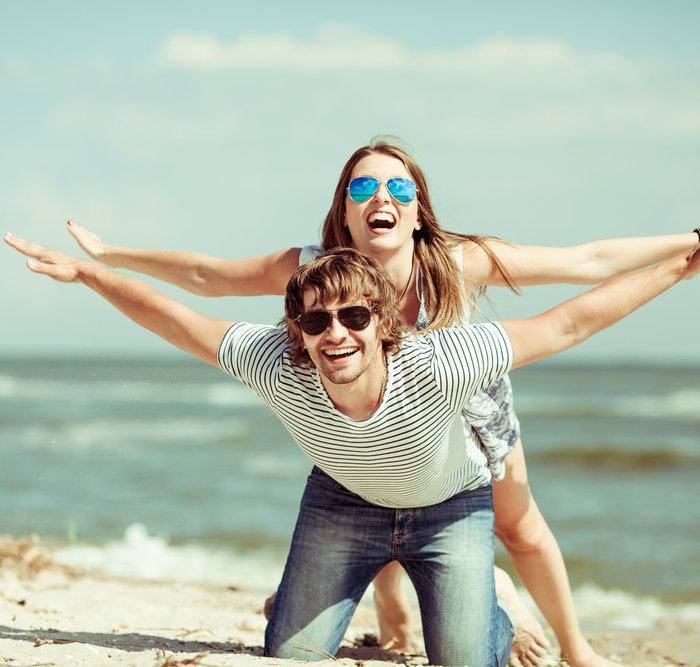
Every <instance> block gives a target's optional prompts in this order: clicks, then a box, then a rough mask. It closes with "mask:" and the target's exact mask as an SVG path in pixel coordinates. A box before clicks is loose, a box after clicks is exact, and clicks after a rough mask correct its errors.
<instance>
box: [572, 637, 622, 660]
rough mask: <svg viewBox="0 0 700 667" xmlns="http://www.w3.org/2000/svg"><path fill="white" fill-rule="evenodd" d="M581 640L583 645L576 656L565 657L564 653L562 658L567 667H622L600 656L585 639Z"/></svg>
mask: <svg viewBox="0 0 700 667" xmlns="http://www.w3.org/2000/svg"><path fill="white" fill-rule="evenodd" d="M581 639H582V644H581V646H580V647H579V648H578V649H577V650H576V653H575V654H574V653H568V654H566V655H565V654H564V653H563V652H562V658H563V659H564V660H566V664H567V665H569V666H570V667H621V663H619V662H615V661H614V660H608V659H607V658H604V657H603V656H602V655H598V654H597V653H596V652H595V651H594V650H593V647H592V646H591V645H590V644H589V643H588V642H587V641H586V640H585V639H583V638H581Z"/></svg>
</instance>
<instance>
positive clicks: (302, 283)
mask: <svg viewBox="0 0 700 667" xmlns="http://www.w3.org/2000/svg"><path fill="white" fill-rule="evenodd" d="M308 290H311V292H312V293H313V295H314V302H315V303H317V304H321V305H322V304H328V303H333V302H334V301H340V302H349V301H365V302H366V304H367V306H368V307H369V308H370V310H372V311H373V312H376V314H377V316H378V318H379V323H378V324H379V331H380V335H381V336H382V347H383V348H384V351H385V352H387V353H389V352H395V351H396V350H398V349H399V346H400V344H401V338H402V336H403V334H404V332H405V329H406V325H405V323H404V319H403V316H402V315H401V311H399V307H398V298H397V295H396V289H395V288H394V285H393V284H392V282H391V279H390V278H389V275H388V274H387V272H386V271H385V270H384V268H383V267H382V266H381V265H380V264H379V263H378V262H377V261H376V260H374V259H372V258H371V257H368V256H367V255H364V254H363V253H361V252H360V251H358V250H355V249H354V248H335V249H334V250H329V251H327V252H324V253H323V254H321V255H319V256H318V257H317V258H316V259H313V260H312V261H310V262H308V263H307V264H304V265H302V266H300V267H299V268H298V269H297V270H296V271H295V272H294V273H293V274H292V277H291V278H290V279H289V283H287V292H286V295H285V299H284V320H283V323H284V324H285V325H286V327H287V333H288V336H289V346H290V349H289V354H290V357H291V360H292V362H293V363H295V364H301V365H306V366H312V365H313V362H312V361H311V358H310V357H309V354H308V352H307V351H306V349H305V347H304V339H303V336H302V332H301V327H300V326H299V323H298V322H297V318H298V317H299V316H300V315H301V314H303V313H304V293H305V292H306V291H308Z"/></svg>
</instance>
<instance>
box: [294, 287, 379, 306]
mask: <svg viewBox="0 0 700 667" xmlns="http://www.w3.org/2000/svg"><path fill="white" fill-rule="evenodd" d="M366 305H367V299H365V298H364V297H355V296H352V297H349V298H347V299H340V298H338V297H337V296H336V297H333V298H328V299H325V300H322V299H319V298H318V297H317V295H316V293H315V292H314V291H313V290H310V289H308V290H306V291H305V292H304V308H305V309H306V310H311V309H314V308H327V309H335V308H345V307H346V306H366Z"/></svg>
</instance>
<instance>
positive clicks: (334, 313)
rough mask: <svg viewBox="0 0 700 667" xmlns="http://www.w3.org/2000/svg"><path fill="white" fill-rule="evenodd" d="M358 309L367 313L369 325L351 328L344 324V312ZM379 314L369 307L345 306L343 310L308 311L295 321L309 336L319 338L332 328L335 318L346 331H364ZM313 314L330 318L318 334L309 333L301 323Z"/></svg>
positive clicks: (323, 309) (320, 309) (375, 309)
mask: <svg viewBox="0 0 700 667" xmlns="http://www.w3.org/2000/svg"><path fill="white" fill-rule="evenodd" d="M357 308H359V309H362V310H363V311H366V312H367V314H368V317H367V324H365V325H364V326H362V327H359V328H358V327H353V326H350V325H349V324H348V323H347V322H343V316H344V311H348V310H355V309H357ZM377 312H379V311H378V309H377V308H369V307H368V306H343V307H342V308H317V309H314V310H307V311H306V312H304V313H302V314H301V315H299V316H298V317H295V318H294V321H295V322H296V323H297V324H298V325H299V327H300V328H301V330H302V331H303V332H304V333H305V334H306V335H307V336H319V335H320V334H322V333H323V332H324V331H325V330H326V329H328V327H330V326H331V324H332V323H333V318H335V319H337V320H338V322H340V323H341V324H342V325H343V326H344V327H345V328H346V329H349V330H350V331H364V330H365V329H366V328H367V327H368V326H369V325H370V322H371V321H372V315H373V314H375V313H377ZM311 313H318V314H321V313H323V314H324V315H327V316H328V319H327V322H326V324H325V326H324V327H323V328H322V329H320V330H319V331H318V332H316V333H313V332H312V331H307V330H306V329H305V328H304V325H303V324H302V321H301V319H302V317H304V315H309V314H311Z"/></svg>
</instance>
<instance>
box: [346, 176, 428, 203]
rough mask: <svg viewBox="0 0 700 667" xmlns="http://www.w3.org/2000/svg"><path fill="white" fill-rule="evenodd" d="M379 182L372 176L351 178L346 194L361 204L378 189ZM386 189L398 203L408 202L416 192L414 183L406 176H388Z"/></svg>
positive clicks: (413, 197) (414, 196)
mask: <svg viewBox="0 0 700 667" xmlns="http://www.w3.org/2000/svg"><path fill="white" fill-rule="evenodd" d="M380 183H381V181H378V180H377V179H376V178H373V177H372V176H360V177H358V178H353V179H352V180H351V181H350V185H349V186H348V195H350V199H352V200H353V201H356V202H358V203H360V204H361V203H362V202H365V201H367V200H368V199H369V198H370V197H371V196H372V195H373V194H374V193H375V192H376V191H377V190H378V189H379V185H380ZM386 189H387V190H388V191H389V194H390V195H391V196H392V197H393V198H394V199H395V200H396V201H397V202H399V204H410V203H411V202H412V201H413V200H414V199H415V198H416V193H417V192H418V188H417V187H416V184H415V183H414V182H413V181H412V180H410V179H408V178H390V179H389V180H388V181H387V182H386Z"/></svg>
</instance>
